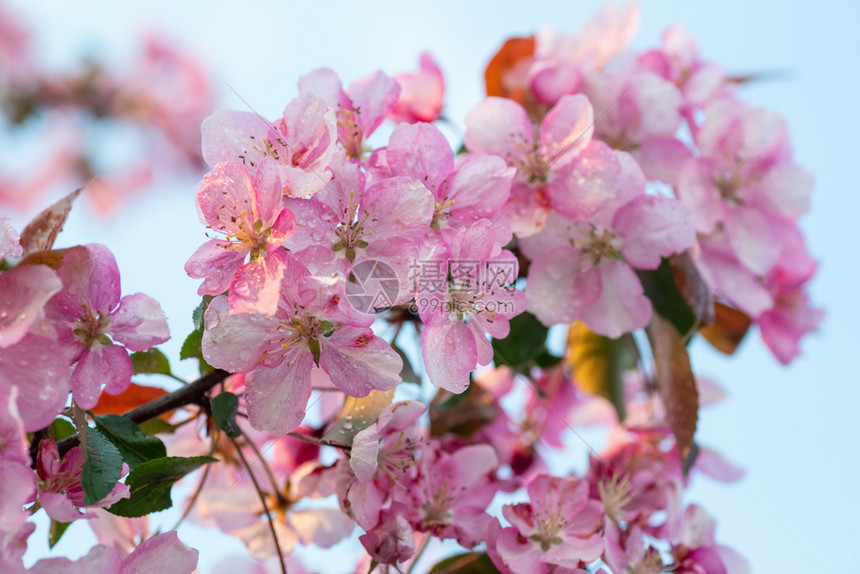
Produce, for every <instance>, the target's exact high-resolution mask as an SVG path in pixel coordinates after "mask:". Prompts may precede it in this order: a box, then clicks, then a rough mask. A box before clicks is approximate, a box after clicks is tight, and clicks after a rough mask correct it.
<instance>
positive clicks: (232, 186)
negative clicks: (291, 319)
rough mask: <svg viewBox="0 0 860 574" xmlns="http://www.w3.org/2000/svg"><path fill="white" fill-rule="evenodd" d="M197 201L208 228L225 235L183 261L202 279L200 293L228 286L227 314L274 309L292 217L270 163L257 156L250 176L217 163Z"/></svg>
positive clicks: (202, 184)
mask: <svg viewBox="0 0 860 574" xmlns="http://www.w3.org/2000/svg"><path fill="white" fill-rule="evenodd" d="M197 204H198V207H199V208H200V214H201V219H203V220H204V221H205V222H206V223H207V224H208V227H209V228H211V229H214V230H215V231H216V232H217V233H219V234H224V235H226V237H225V238H224V239H210V240H209V241H207V242H206V243H204V244H203V245H202V246H200V248H199V249H198V250H197V251H196V252H195V253H194V255H192V256H191V258H190V259H189V260H188V262H187V263H186V264H185V270H186V272H188V275H190V276H191V277H195V278H198V279H204V281H203V284H202V285H200V288H199V289H198V290H197V292H198V294H200V295H204V294H209V295H218V294H220V293H223V292H224V291H227V290H228V289H229V291H230V294H229V296H228V297H229V301H230V311H231V312H233V313H253V312H257V313H264V314H267V315H271V314H272V313H274V312H275V309H276V308H277V305H278V288H279V286H280V283H281V278H283V276H284V269H285V267H286V252H285V251H284V250H283V249H281V245H282V244H283V243H284V240H285V239H286V238H287V237H289V236H290V234H291V233H292V232H293V230H294V229H295V225H296V220H295V216H294V215H293V212H292V211H290V210H289V209H287V208H285V207H284V206H283V205H282V203H281V187H280V184H279V183H278V179H277V173H276V171H275V169H274V164H273V162H271V161H270V160H268V159H265V158H264V159H263V160H261V163H260V166H259V168H258V169H257V171H256V174H255V176H254V178H253V179H252V178H251V175H250V174H249V173H248V171H247V170H246V169H245V168H244V167H243V166H242V165H240V164H238V163H235V162H225V163H219V164H217V165H216V166H215V167H214V168H213V169H212V171H211V172H210V173H209V174H207V175H206V177H204V178H203V181H202V182H200V185H199V186H198V188H197ZM247 258H250V261H248V262H247V263H246V262H245V260H246V259H247Z"/></svg>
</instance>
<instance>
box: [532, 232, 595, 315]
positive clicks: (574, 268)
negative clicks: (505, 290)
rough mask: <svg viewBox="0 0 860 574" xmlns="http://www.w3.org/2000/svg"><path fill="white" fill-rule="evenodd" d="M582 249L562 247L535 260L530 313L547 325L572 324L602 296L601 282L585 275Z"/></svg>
mask: <svg viewBox="0 0 860 574" xmlns="http://www.w3.org/2000/svg"><path fill="white" fill-rule="evenodd" d="M581 257H582V256H581V254H580V252H579V250H577V249H574V248H572V247H567V246H562V247H558V248H556V249H554V250H552V251H549V252H547V253H545V254H544V255H542V256H541V257H540V258H538V259H535V260H534V261H532V263H531V266H530V267H529V274H528V279H527V281H526V290H525V293H526V297H527V300H528V310H529V311H530V312H531V313H534V315H535V316H536V317H537V318H538V319H539V320H540V321H541V322H542V323H543V324H544V325H555V324H556V323H572V322H574V321H576V320H577V319H579V318H580V315H581V314H582V311H583V309H585V308H586V307H588V306H589V305H592V304H593V303H594V302H595V301H597V299H598V297H599V296H600V283H599V281H594V280H592V277H590V276H589V275H588V272H585V273H583V272H582V271H581V267H582V265H583V263H582V259H581Z"/></svg>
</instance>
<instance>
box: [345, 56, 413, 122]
mask: <svg viewBox="0 0 860 574" xmlns="http://www.w3.org/2000/svg"><path fill="white" fill-rule="evenodd" d="M346 91H347V93H348V94H349V98H350V99H351V100H352V104H353V106H354V107H355V109H356V110H359V112H360V113H359V115H358V121H359V123H360V124H361V128H362V130H363V132H364V137H365V138H367V137H369V136H370V134H372V133H373V132H374V131H376V128H378V127H379V124H381V123H382V121H383V120H384V119H385V117H386V116H387V115H388V114H390V113H391V110H392V108H393V107H394V104H395V103H397V100H398V98H400V84H398V83H397V81H396V80H395V79H394V78H391V77H389V76H386V75H385V74H384V73H382V72H380V71H377V72H374V73H373V74H370V75H368V76H365V77H363V78H360V79H358V80H356V81H354V82H353V83H351V84H350V85H349V87H348V88H347V90H346Z"/></svg>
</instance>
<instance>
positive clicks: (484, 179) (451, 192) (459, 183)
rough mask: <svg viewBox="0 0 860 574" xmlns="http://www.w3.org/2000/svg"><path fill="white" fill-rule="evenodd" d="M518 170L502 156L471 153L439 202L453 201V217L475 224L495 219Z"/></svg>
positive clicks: (459, 166) (451, 179) (453, 174)
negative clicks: (480, 220)
mask: <svg viewBox="0 0 860 574" xmlns="http://www.w3.org/2000/svg"><path fill="white" fill-rule="evenodd" d="M515 174H516V169H515V168H513V167H508V166H507V165H506V164H505V162H504V160H502V159H501V158H500V157H497V156H492V155H480V154H469V155H467V156H466V157H465V158H463V161H462V162H460V164H459V165H458V166H457V170H456V171H455V172H454V173H452V174H451V176H450V177H449V178H448V192H447V194H446V195H445V197H439V196H438V194H437V199H438V200H445V199H448V200H453V201H454V204H453V205H452V206H451V212H452V215H455V216H456V217H457V218H458V219H464V220H466V221H474V220H477V219H481V218H489V219H495V216H496V214H498V212H499V210H500V209H501V208H502V206H504V204H505V201H506V200H507V199H508V196H509V195H510V192H511V191H510V190H511V181H513V178H514V175H515Z"/></svg>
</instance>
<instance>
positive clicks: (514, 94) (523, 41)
mask: <svg viewBox="0 0 860 574" xmlns="http://www.w3.org/2000/svg"><path fill="white" fill-rule="evenodd" d="M534 53H535V37H534V36H527V37H524V38H508V39H507V40H505V43H504V44H502V47H501V48H500V49H499V51H498V52H496V54H495V55H494V56H493V58H492V59H491V60H490V63H489V64H487V69H486V70H485V71H484V83H485V84H486V86H487V95H488V96H499V97H502V98H511V99H512V100H515V101H517V102H519V103H521V104H524V103H525V101H526V95H527V91H528V86H516V87H514V86H510V85H508V84H506V81H505V76H506V75H508V73H509V72H510V71H511V70H513V68H514V67H515V66H516V65H517V63H519V62H520V61H522V60H525V59H527V58H531V57H532V56H533V55H534Z"/></svg>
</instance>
